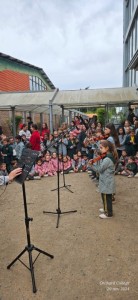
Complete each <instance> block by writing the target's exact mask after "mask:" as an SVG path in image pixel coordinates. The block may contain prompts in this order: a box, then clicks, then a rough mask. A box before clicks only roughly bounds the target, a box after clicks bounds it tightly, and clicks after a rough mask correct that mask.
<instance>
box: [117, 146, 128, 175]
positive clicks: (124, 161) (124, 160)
mask: <svg viewBox="0 0 138 300" xmlns="http://www.w3.org/2000/svg"><path fill="white" fill-rule="evenodd" d="M128 158H129V156H127V152H126V150H122V155H121V156H120V158H119V160H118V162H117V165H116V170H115V175H117V174H121V172H122V171H123V170H124V169H125V167H126V165H127V163H128Z"/></svg>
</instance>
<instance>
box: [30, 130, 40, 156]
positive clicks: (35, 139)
mask: <svg viewBox="0 0 138 300" xmlns="http://www.w3.org/2000/svg"><path fill="white" fill-rule="evenodd" d="M31 132H32V135H31V137H30V144H31V146H32V150H36V151H40V133H39V132H38V130H37V125H36V124H32V125H31Z"/></svg>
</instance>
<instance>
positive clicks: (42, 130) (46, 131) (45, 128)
mask: <svg viewBox="0 0 138 300" xmlns="http://www.w3.org/2000/svg"><path fill="white" fill-rule="evenodd" d="M45 134H47V135H48V137H49V134H50V130H49V128H48V126H47V123H43V124H42V129H41V139H42V141H43V140H44V135H45Z"/></svg>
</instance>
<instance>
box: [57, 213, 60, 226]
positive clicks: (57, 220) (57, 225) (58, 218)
mask: <svg viewBox="0 0 138 300" xmlns="http://www.w3.org/2000/svg"><path fill="white" fill-rule="evenodd" d="M59 218H60V213H58V216H57V226H56V228H58V225H59Z"/></svg>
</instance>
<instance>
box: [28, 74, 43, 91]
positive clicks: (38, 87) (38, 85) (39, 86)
mask: <svg viewBox="0 0 138 300" xmlns="http://www.w3.org/2000/svg"><path fill="white" fill-rule="evenodd" d="M29 82H30V91H44V90H47V86H46V84H44V83H43V81H42V80H41V79H40V78H38V77H37V76H29Z"/></svg>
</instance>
